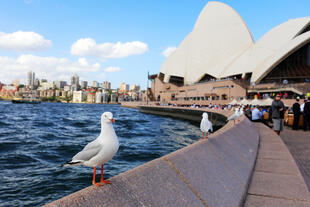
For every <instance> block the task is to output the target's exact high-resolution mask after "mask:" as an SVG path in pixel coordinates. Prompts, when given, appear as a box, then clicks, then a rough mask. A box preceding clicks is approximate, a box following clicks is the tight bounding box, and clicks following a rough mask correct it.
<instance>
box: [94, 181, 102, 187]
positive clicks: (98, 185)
mask: <svg viewBox="0 0 310 207" xmlns="http://www.w3.org/2000/svg"><path fill="white" fill-rule="evenodd" d="M93 185H95V186H97V187H100V186H103V184H102V183H95V182H93Z"/></svg>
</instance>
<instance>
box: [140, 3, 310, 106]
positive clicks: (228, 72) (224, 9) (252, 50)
mask: <svg viewBox="0 0 310 207" xmlns="http://www.w3.org/2000/svg"><path fill="white" fill-rule="evenodd" d="M202 51H203V52H202ZM148 78H149V79H150V80H151V81H152V85H151V88H150V89H147V93H146V95H147V97H148V100H151V101H162V102H171V103H178V104H184V105H186V104H193V103H198V104H208V103H209V101H211V100H212V101H215V100H217V101H221V103H228V102H230V101H231V100H232V99H237V100H238V99H239V100H240V99H243V98H246V97H247V98H254V97H262V96H263V95H266V94H267V95H268V96H270V95H271V96H273V95H274V94H275V93H279V92H282V93H284V92H285V93H287V94H288V96H287V97H288V98H294V97H296V96H303V95H304V94H306V93H307V92H309V91H310V83H309V82H310V81H309V80H310V17H303V18H297V19H291V20H288V21H287V22H284V23H282V24H281V25H279V26H277V27H275V28H273V29H271V30H270V31H269V32H267V33H266V34H265V35H264V36H263V37H262V38H261V39H260V40H258V41H257V42H256V43H255V42H254V40H253V38H252V35H251V33H250V31H249V29H248V27H247V25H246V24H245V22H244V20H243V19H242V18H241V16H240V15H239V14H238V13H237V12H236V11H235V10H234V9H232V8H231V7H229V6H228V5H226V4H224V3H220V2H208V3H207V5H206V6H205V8H204V9H203V10H202V12H201V13H200V15H199V17H198V19H197V21H196V23H195V26H194V28H193V30H192V32H190V33H189V34H188V35H187V36H186V37H185V39H184V40H183V41H182V42H181V44H180V45H179V47H178V48H177V49H176V50H175V51H174V52H173V53H172V54H171V55H170V56H169V57H168V58H167V59H166V60H165V62H164V63H163V65H162V66H161V68H160V71H159V73H158V74H155V75H150V76H149V77H148Z"/></svg>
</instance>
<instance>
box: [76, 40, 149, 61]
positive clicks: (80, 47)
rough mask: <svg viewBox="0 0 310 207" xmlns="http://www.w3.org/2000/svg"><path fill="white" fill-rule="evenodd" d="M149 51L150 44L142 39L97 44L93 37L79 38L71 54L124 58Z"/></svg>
mask: <svg viewBox="0 0 310 207" xmlns="http://www.w3.org/2000/svg"><path fill="white" fill-rule="evenodd" d="M147 51H148V45H147V44H146V43H144V42H140V41H132V42H125V43H122V42H116V43H111V42H105V43H102V44H97V43H96V41H95V40H93V39H91V38H83V39H79V40H77V41H76V42H75V43H73V45H72V46H71V54H72V55H76V56H94V57H98V58H101V59H107V58H124V57H128V56H131V55H139V54H143V53H145V52H147Z"/></svg>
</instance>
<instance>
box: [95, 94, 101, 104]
mask: <svg viewBox="0 0 310 207" xmlns="http://www.w3.org/2000/svg"><path fill="white" fill-rule="evenodd" d="M96 103H102V92H100V91H97V92H96Z"/></svg>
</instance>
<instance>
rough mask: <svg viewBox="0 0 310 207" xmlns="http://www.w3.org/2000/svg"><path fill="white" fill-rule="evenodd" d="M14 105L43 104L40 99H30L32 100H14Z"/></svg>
mask: <svg viewBox="0 0 310 207" xmlns="http://www.w3.org/2000/svg"><path fill="white" fill-rule="evenodd" d="M12 103H15V104H23V103H26V104H39V103H41V100H40V99H38V98H33V97H30V98H21V99H13V100H12Z"/></svg>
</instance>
